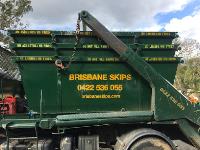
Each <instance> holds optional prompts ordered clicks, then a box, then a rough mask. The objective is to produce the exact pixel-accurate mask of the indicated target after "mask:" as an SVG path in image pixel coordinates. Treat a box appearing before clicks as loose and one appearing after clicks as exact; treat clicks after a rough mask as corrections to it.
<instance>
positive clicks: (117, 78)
mask: <svg viewBox="0 0 200 150" xmlns="http://www.w3.org/2000/svg"><path fill="white" fill-rule="evenodd" d="M69 80H78V81H85V80H87V81H93V80H96V81H98V80H102V81H106V80H111V81H124V80H127V81H128V80H132V75H131V74H69Z"/></svg>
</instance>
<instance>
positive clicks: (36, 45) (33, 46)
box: [16, 43, 53, 48]
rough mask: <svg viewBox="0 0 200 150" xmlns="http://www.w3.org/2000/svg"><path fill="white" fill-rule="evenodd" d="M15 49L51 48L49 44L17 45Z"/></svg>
mask: <svg viewBox="0 0 200 150" xmlns="http://www.w3.org/2000/svg"><path fill="white" fill-rule="evenodd" d="M16 47H17V48H53V45H52V44H50V43H17V44H16Z"/></svg>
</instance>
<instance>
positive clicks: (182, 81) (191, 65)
mask: <svg viewBox="0 0 200 150" xmlns="http://www.w3.org/2000/svg"><path fill="white" fill-rule="evenodd" d="M174 85H175V87H176V88H177V89H179V90H181V91H182V93H184V94H185V95H186V96H189V95H191V94H193V93H196V94H198V95H200V57H196V58H190V59H188V60H187V61H186V62H185V63H184V64H180V65H179V66H178V68H177V72H176V80H175V83H174Z"/></svg>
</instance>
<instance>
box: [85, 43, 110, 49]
mask: <svg viewBox="0 0 200 150" xmlns="http://www.w3.org/2000/svg"><path fill="white" fill-rule="evenodd" d="M82 48H88V49H90V48H96V49H100V48H109V46H108V45H105V44H84V45H82Z"/></svg>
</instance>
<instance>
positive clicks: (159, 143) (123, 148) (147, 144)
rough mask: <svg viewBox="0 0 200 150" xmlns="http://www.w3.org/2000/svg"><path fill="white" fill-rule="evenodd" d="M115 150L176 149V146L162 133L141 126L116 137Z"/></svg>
mask: <svg viewBox="0 0 200 150" xmlns="http://www.w3.org/2000/svg"><path fill="white" fill-rule="evenodd" d="M115 150H176V147H175V145H174V144H173V142H172V141H171V140H170V139H169V138H168V137H167V136H166V135H164V134H163V133H161V132H159V131H156V130H153V129H146V128H143V129H136V130H133V131H130V132H128V133H126V134H123V135H121V136H120V137H118V138H117V142H116V144H115Z"/></svg>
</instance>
